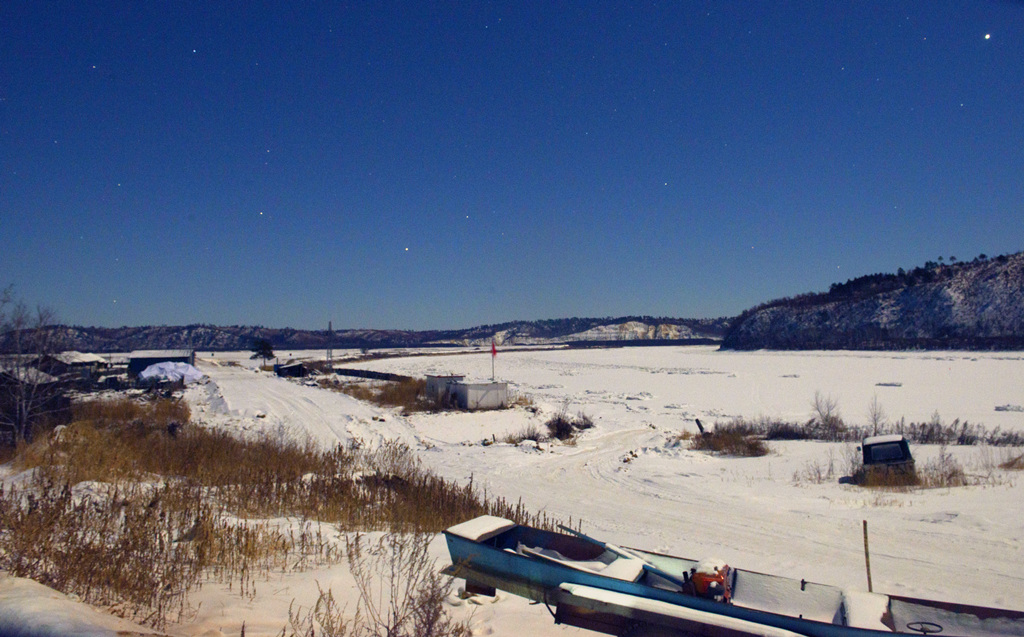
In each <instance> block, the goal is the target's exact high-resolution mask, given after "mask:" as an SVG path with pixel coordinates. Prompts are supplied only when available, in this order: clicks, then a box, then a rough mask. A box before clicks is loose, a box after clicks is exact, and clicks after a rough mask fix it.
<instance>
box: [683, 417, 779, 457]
mask: <svg viewBox="0 0 1024 637" xmlns="http://www.w3.org/2000/svg"><path fill="white" fill-rule="evenodd" d="M690 448H691V449H694V450H696V451H711V452H714V453H720V454H722V455H726V456H740V457H748V458H749V457H759V456H766V455H768V452H769V449H768V445H767V444H765V442H764V440H761V438H760V437H758V436H757V434H755V433H752V432H751V431H750V430H749V429H748V428H746V427H744V426H743V425H742V424H740V423H736V422H733V423H729V424H726V425H720V424H717V423H716V424H715V428H714V430H713V431H709V432H705V433H703V434H701V435H699V436H696V437H694V438H693V439H692V441H691V442H690Z"/></svg>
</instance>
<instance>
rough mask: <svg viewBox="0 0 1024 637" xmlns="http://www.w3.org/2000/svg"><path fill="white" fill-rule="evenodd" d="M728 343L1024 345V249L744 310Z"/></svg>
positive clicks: (742, 345)
mask: <svg viewBox="0 0 1024 637" xmlns="http://www.w3.org/2000/svg"><path fill="white" fill-rule="evenodd" d="M722 347H723V349H738V350H753V349H780V350H785V349H914V348H919V349H1024V252H1021V253H1016V254H1012V255H1005V256H999V257H995V258H993V259H989V258H987V257H984V255H982V256H981V257H978V258H977V259H974V260H973V261H970V262H955V261H954V262H952V263H948V264H942V263H935V262H929V263H926V264H925V265H924V266H923V267H919V268H915V269H913V270H911V271H909V272H907V271H904V270H902V269H901V270H899V271H898V272H897V273H896V274H873V275H868V276H864V277H859V278H856V279H851V280H850V281H847V282H846V283H843V284H835V285H833V286H832V288H831V289H830V290H829V291H828V292H825V293H820V294H805V295H801V296H798V297H794V298H786V299H777V300H775V301H770V302H768V303H764V304H762V305H759V306H757V307H754V308H751V309H749V310H747V311H745V312H743V313H742V314H741V315H740V316H739V317H737V318H736V319H735V321H734V322H733V324H732V326H731V327H730V329H729V331H728V332H727V334H726V336H725V339H724V341H723V343H722Z"/></svg>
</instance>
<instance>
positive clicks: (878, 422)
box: [868, 394, 886, 436]
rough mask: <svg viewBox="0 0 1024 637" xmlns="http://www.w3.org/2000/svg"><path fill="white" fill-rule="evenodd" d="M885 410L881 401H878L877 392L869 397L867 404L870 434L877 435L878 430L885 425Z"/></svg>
mask: <svg viewBox="0 0 1024 637" xmlns="http://www.w3.org/2000/svg"><path fill="white" fill-rule="evenodd" d="M885 421H886V416H885V410H884V409H882V403H880V402H879V401H878V394H875V395H873V396H872V397H871V404H870V405H868V424H869V425H870V426H871V435H872V436H877V435H878V432H879V431H881V430H882V428H883V427H885Z"/></svg>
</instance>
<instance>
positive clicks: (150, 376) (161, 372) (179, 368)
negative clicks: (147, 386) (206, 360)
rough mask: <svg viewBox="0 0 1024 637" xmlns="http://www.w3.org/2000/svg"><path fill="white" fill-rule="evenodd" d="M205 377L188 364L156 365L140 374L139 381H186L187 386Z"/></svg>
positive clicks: (165, 363) (168, 363) (169, 363)
mask: <svg viewBox="0 0 1024 637" xmlns="http://www.w3.org/2000/svg"><path fill="white" fill-rule="evenodd" d="M205 376H206V374H204V373H202V372H201V371H199V370H198V369H196V368H195V367H192V366H191V365H189V364H188V363H171V362H163V363H154V364H153V365H150V366H149V367H147V368H146V369H144V370H142V371H141V372H139V379H141V380H169V381H178V380H182V379H184V380H185V384H186V385H187V384H189V383H194V382H196V381H198V380H199V379H201V378H204V377H205Z"/></svg>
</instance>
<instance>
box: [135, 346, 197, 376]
mask: <svg viewBox="0 0 1024 637" xmlns="http://www.w3.org/2000/svg"><path fill="white" fill-rule="evenodd" d="M157 363H188V364H189V365H195V364H196V351H195V350H193V349H149V350H136V351H134V352H132V353H131V354H129V355H128V376H130V377H132V378H135V377H137V376H138V375H139V373H140V372H142V370H144V369H146V368H147V367H149V366H150V365H156V364H157Z"/></svg>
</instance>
